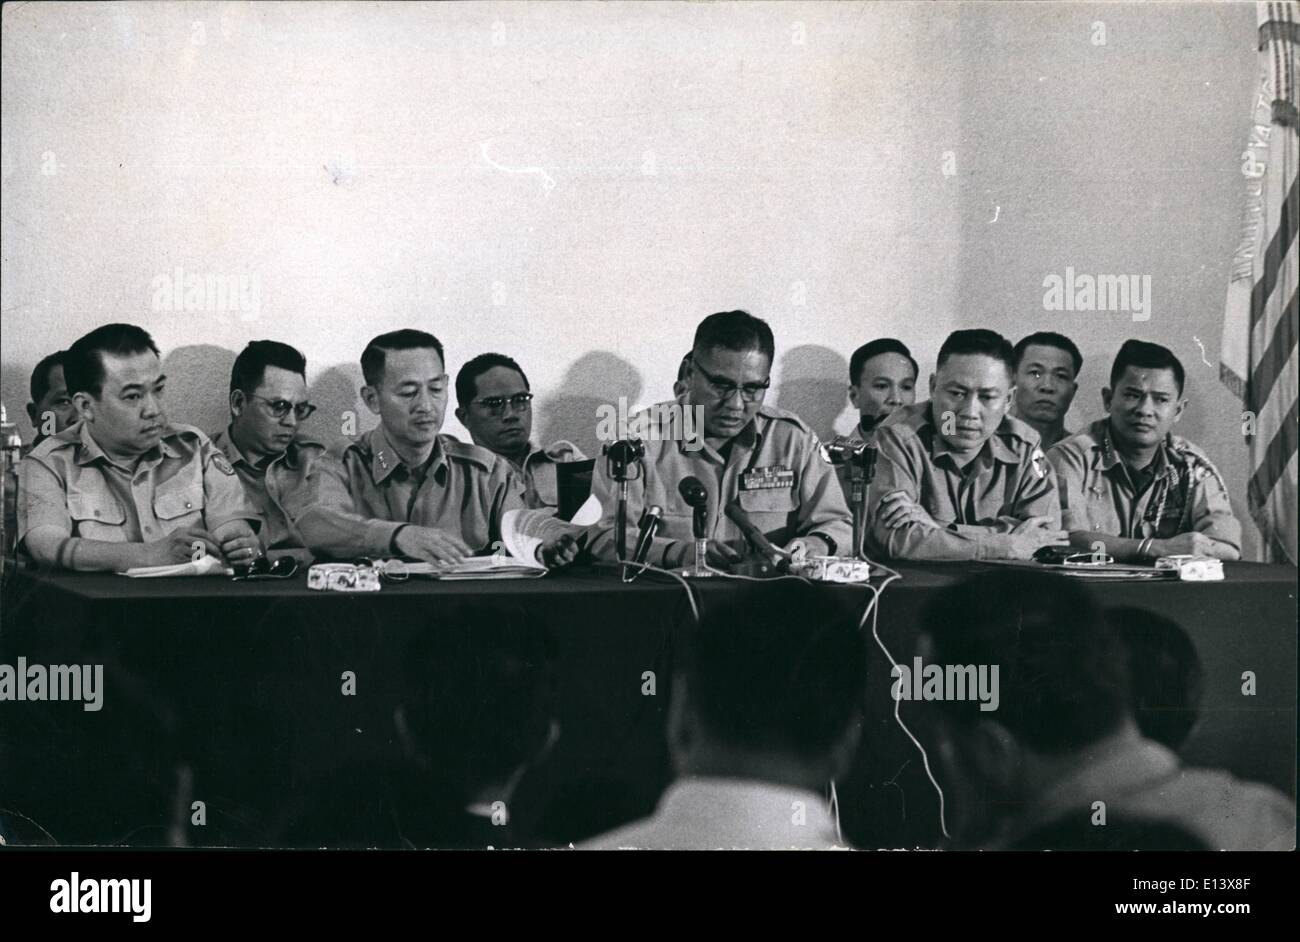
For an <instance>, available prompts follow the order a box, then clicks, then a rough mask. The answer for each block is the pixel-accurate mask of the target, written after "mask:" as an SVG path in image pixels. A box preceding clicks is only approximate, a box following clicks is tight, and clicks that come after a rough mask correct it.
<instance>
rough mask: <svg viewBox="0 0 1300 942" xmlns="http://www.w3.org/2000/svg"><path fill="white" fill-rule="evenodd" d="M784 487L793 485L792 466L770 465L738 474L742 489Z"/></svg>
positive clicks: (754, 489)
mask: <svg viewBox="0 0 1300 942" xmlns="http://www.w3.org/2000/svg"><path fill="white" fill-rule="evenodd" d="M784 487H794V470H793V469H792V468H782V467H780V466H778V465H772V466H770V467H766V468H753V469H751V470H749V471H746V472H744V473H743V474H741V476H740V489H741V490H742V491H771V490H776V489H778V488H784Z"/></svg>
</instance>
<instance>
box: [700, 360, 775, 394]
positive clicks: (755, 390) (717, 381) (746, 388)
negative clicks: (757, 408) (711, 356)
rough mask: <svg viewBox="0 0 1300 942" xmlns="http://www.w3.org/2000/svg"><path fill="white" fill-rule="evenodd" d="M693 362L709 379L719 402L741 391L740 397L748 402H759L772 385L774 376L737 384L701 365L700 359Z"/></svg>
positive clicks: (701, 373)
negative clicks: (761, 380)
mask: <svg viewBox="0 0 1300 942" xmlns="http://www.w3.org/2000/svg"><path fill="white" fill-rule="evenodd" d="M691 362H692V364H693V365H694V367H695V368H696V369H697V370H699V371H700V375H701V376H703V377H704V378H705V379H706V380H708V381H709V387H710V389H711V390H712V392H713V394H714V395H715V396H717V397H718V401H719V402H726V401H727V400H728V399H730V398H731V397H732V396H734V395H735V394H736V393H740V398H741V399H744V400H745V401H746V402H758V400H760V399H762V398H763V394H764V393H765V392H767V390H768V389H769V388H770V387H771V385H772V377H770V376H769V377H768V378H767V379H765V380H763V382H761V383H744V384H743V385H739V386H737V385H736V384H735V383H733V382H732V381H731V380H729V379H727V378H726V377H725V376H714V375H713V374H712V373H710V372H709V371H708V370H706V369H705V368H704V367H702V366H700V361H699V360H692V361H691Z"/></svg>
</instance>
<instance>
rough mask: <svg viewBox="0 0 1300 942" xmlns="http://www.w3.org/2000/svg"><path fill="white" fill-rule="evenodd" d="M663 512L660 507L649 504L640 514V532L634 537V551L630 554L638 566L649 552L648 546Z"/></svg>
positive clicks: (652, 540)
mask: <svg viewBox="0 0 1300 942" xmlns="http://www.w3.org/2000/svg"><path fill="white" fill-rule="evenodd" d="M663 513H664V509H663V508H662V507H660V506H659V505H658V504H651V505H650V506H649V507H647V508H646V510H645V513H643V514H641V532H640V534H639V535H638V536H637V538H636V551H635V552H634V553H633V554H632V562H633V563H635V564H636V565H638V566H639V565H641V564H642V563H644V562H645V558H646V556H648V555H649V554H650V546H651V544H653V543H654V538H655V535H656V534H657V533H658V532H659V526H660V524H662V523H663Z"/></svg>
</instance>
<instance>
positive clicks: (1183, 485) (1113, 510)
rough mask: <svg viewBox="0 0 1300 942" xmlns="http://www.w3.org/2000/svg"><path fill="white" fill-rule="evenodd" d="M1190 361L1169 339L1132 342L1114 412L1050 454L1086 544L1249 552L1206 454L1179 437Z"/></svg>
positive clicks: (1113, 388) (1121, 549) (1113, 396)
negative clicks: (1171, 348) (1184, 360)
mask: <svg viewBox="0 0 1300 942" xmlns="http://www.w3.org/2000/svg"><path fill="white" fill-rule="evenodd" d="M1183 382H1184V374H1183V365H1182V364H1181V363H1180V362H1178V358H1177V357H1176V356H1174V355H1173V353H1172V352H1170V351H1169V350H1168V349H1166V348H1165V347H1162V346H1160V345H1159V344H1154V343H1144V342H1142V341H1140V340H1127V341H1125V342H1124V346H1122V347H1120V350H1119V354H1118V355H1117V356H1116V357H1115V363H1114V365H1113V366H1112V367H1111V370H1110V386H1108V387H1107V388H1105V389H1103V390H1102V391H1101V400H1102V405H1103V406H1104V407H1105V409H1106V416H1105V418H1101V419H1098V420H1097V421H1096V422H1094V423H1092V425H1090V426H1089V427H1088V428H1087V429H1085V430H1084V431H1082V432H1080V433H1079V434H1078V435H1074V436H1071V437H1070V438H1067V439H1065V440H1064V441H1062V442H1060V443H1059V444H1058V445H1057V446H1056V447H1055V448H1053V449H1052V450H1051V451H1050V452H1049V453H1048V460H1049V461H1050V462H1051V463H1052V467H1053V468H1054V469H1055V470H1056V478H1057V484H1058V487H1059V488H1060V499H1061V516H1062V518H1063V523H1064V526H1065V529H1066V530H1068V531H1070V542H1071V543H1072V544H1073V545H1074V546H1077V547H1079V548H1080V549H1094V548H1096V547H1095V546H1094V544H1098V543H1100V544H1102V546H1103V547H1104V549H1103V550H1102V552H1104V553H1105V554H1106V555H1109V556H1112V557H1114V558H1115V559H1117V560H1121V561H1127V562H1140V561H1143V560H1152V559H1158V558H1159V557H1161V556H1173V555H1178V554H1187V553H1192V554H1198V555H1202V556H1214V557H1217V558H1219V559H1238V558H1239V557H1240V555H1241V524H1240V523H1239V522H1238V521H1237V518H1236V517H1235V516H1233V513H1232V507H1231V506H1230V505H1229V503H1228V489H1227V487H1226V486H1225V485H1224V483H1223V478H1222V477H1220V476H1219V471H1218V469H1217V468H1215V466H1214V464H1213V462H1211V461H1210V459H1209V458H1208V457H1206V455H1205V452H1203V451H1201V449H1199V448H1197V447H1196V446H1195V445H1193V444H1192V443H1191V442H1189V441H1188V440H1187V439H1185V438H1182V437H1180V436H1177V435H1174V434H1173V432H1172V429H1173V427H1174V424H1175V423H1177V422H1178V420H1179V419H1180V418H1182V415H1183V410H1184V409H1185V408H1187V400H1186V399H1185V398H1183Z"/></svg>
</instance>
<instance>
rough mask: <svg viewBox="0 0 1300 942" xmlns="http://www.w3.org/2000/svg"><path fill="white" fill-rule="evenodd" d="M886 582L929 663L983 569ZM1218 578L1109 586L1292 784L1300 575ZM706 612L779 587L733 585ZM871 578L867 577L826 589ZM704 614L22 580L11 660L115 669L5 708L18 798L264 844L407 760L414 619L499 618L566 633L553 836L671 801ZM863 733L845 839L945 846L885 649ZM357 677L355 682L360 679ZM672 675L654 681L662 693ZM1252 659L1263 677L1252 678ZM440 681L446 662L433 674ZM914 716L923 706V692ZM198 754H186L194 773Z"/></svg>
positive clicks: (30, 814)
mask: <svg viewBox="0 0 1300 942" xmlns="http://www.w3.org/2000/svg"><path fill="white" fill-rule="evenodd" d="M897 568H898V570H899V572H900V574H901V575H902V578H901V579H900V580H897V581H895V582H894V583H893V584H891V585H890V586H889V587H888V588H887V589H886V590H885V592H884V593H883V594H882V595H881V597H880V599H879V603H878V604H879V610H878V630H879V635H880V640H881V641H882V642H883V643H884V645H885V646H886V647H887V648H888V649H889V650H890V652H891V653H892V654H893V655H894V657H895V658H896V659H898V660H899V661H904V659H909V660H910V658H911V656H912V654H913V653H914V649H915V639H916V625H917V618H918V614H919V612H920V610H921V608H922V607H923V606H924V605H925V603H926V601H927V599H929V598H930V597H931V596H932V595H933V593H934V592H935V591H936V590H938V589H939V588H941V587H943V586H945V585H948V584H950V583H951V582H953V581H954V580H956V579H958V578H961V577H963V576H965V575H967V574H971V573H974V574H978V573H980V572H983V571H987V570H988V568H989V567H988V566H987V565H983V564H945V565H936V564H931V565H900V566H898V567H897ZM1226 568H1227V574H1228V577H1227V580H1226V581H1225V582H1222V583H1177V582H1173V583H1170V582H1098V583H1090V585H1091V588H1092V590H1093V591H1094V592H1096V593H1097V594H1098V597H1099V599H1100V600H1101V601H1102V602H1103V603H1104V604H1107V605H1132V606H1138V607H1142V608H1146V609H1149V610H1152V611H1158V612H1161V613H1163V614H1165V615H1167V616H1169V617H1171V618H1173V619H1174V620H1176V621H1178V622H1179V623H1181V624H1182V625H1183V627H1184V628H1185V629H1186V630H1187V632H1188V633H1189V635H1190V636H1191V638H1192V640H1193V642H1194V644H1195V645H1196V648H1197V651H1198V653H1199V655H1200V658H1201V661H1202V663H1203V665H1204V669H1205V690H1204V698H1203V704H1202V710H1201V719H1200V722H1199V724H1198V726H1197V728H1196V730H1195V731H1194V733H1193V735H1192V737H1191V738H1190V739H1189V740H1188V742H1187V743H1186V746H1185V748H1184V750H1183V756H1184V759H1185V760H1186V761H1187V762H1188V763H1190V764H1197V765H1208V766H1215V767H1220V768H1226V769H1228V770H1230V771H1231V772H1233V773H1234V774H1236V775H1238V776H1239V777H1242V778H1246V779H1251V780H1255V781H1261V782H1266V783H1269V784H1272V785H1274V786H1276V787H1277V788H1279V789H1281V790H1282V791H1284V792H1286V793H1287V794H1289V795H1291V796H1292V797H1294V796H1295V779H1296V675H1297V659H1296V619H1295V614H1296V570H1295V569H1294V568H1291V567H1283V566H1266V565H1261V564H1250V563H1238V564H1228V566H1227V567H1226ZM693 588H694V591H695V592H696V594H697V597H698V599H699V601H700V603H701V604H702V605H705V606H713V605H723V606H725V605H727V603H728V600H729V599H734V598H735V594H736V593H740V592H752V591H769V592H773V591H781V584H780V583H779V582H773V583H768V584H765V585H762V586H759V585H758V584H755V583H742V582H738V581H733V580H723V579H713V580H704V581H700V582H697V583H694V584H693ZM827 591H834V592H843V593H856V594H857V595H858V596H859V597H860V600H861V603H862V605H863V606H864V607H865V605H866V603H867V600H868V598H869V597H870V593H869V591H868V590H867V589H865V588H863V587H860V586H836V587H828V588H827ZM692 623H693V620H692V615H691V607H690V603H689V601H688V599H687V597H686V594H685V590H684V589H683V587H682V586H681V585H680V584H678V583H676V582H674V581H672V580H669V579H665V578H663V577H655V576H653V575H649V574H648V575H646V576H643V577H642V578H641V579H639V580H638V581H637V582H635V583H633V584H630V585H626V584H623V583H621V582H620V581H619V580H618V578H617V576H615V575H614V574H612V573H609V572H607V571H591V570H586V571H584V570H578V571H573V572H566V573H563V574H558V575H552V576H548V577H546V578H544V579H540V580H526V581H494V582H434V581H415V580H412V581H408V582H404V583H388V584H386V585H385V586H384V588H383V590H382V591H380V592H378V593H374V594H365V595H361V594H358V595H349V594H338V593H322V592H316V591H312V590H309V589H307V588H306V584H305V580H304V579H303V578H302V576H299V577H297V578H296V579H294V580H292V581H289V582H282V583H277V582H269V583H268V582H262V583H247V582H243V583H235V582H230V581H227V580H224V579H220V578H196V579H166V580H131V579H126V578H123V577H119V576H113V575H99V574H71V573H62V574H60V573H50V572H44V573H39V572H17V573H11V574H10V575H9V576H8V578H7V579H6V581H5V585H4V591H3V600H2V607H0V664H10V665H14V664H16V663H17V658H18V657H19V656H22V657H25V658H26V661H27V663H29V664H47V665H48V664H102V665H104V686H105V691H104V702H103V708H102V709H101V710H99V711H98V712H88V711H85V710H84V709H83V708H82V706H81V705H80V704H75V703H58V702H54V703H52V702H21V703H19V702H0V812H5V811H6V810H7V812H8V813H9V814H10V815H11V816H16V817H17V818H18V819H19V820H23V821H29V822H31V823H32V826H33V827H36V826H39V829H40V830H41V831H44V832H48V833H49V835H50V836H51V837H52V838H53V839H54V840H57V841H58V842H60V843H76V844H102V843H122V842H126V843H136V844H163V843H166V842H167V840H168V827H169V823H170V822H173V821H175V820H176V819H177V818H178V817H181V818H183V817H184V814H183V811H184V809H182V810H181V812H178V810H177V809H178V807H179V806H180V805H181V804H183V805H184V808H186V809H187V808H189V807H190V804H189V801H190V799H194V800H201V801H203V802H204V806H205V809H206V815H207V823H206V824H205V826H204V827H202V828H193V827H192V828H189V829H188V833H187V837H186V839H187V840H188V841H190V842H191V843H195V844H210V845H242V846H248V845H254V846H260V845H265V844H266V842H267V841H268V840H269V839H270V838H269V837H268V835H269V834H272V833H274V832H273V830H271V828H272V824H273V823H274V822H275V821H276V820H277V816H278V815H279V814H280V812H281V810H282V807H283V804H284V802H285V801H286V799H287V796H290V795H293V794H296V793H298V792H300V791H301V790H302V789H303V788H305V787H308V786H310V783H311V782H312V781H313V780H314V779H315V778H317V777H319V776H322V775H328V774H329V773H331V772H332V771H334V770H337V769H339V768H344V767H348V766H355V765H356V764H357V763H369V762H373V763H376V764H379V763H382V762H383V761H385V760H386V759H390V758H392V757H393V756H394V754H395V750H396V749H397V743H396V739H395V736H394V732H393V729H394V726H393V720H392V713H393V707H394V703H395V700H394V697H395V693H394V689H393V688H394V686H395V678H396V677H397V676H398V675H399V672H400V670H401V667H402V658H403V656H404V652H405V651H406V650H407V649H408V646H409V643H410V642H411V640H412V639H413V638H414V637H415V636H416V635H417V634H418V633H427V632H436V633H437V637H438V639H439V644H442V643H443V642H444V641H445V652H446V669H447V670H449V671H452V670H456V669H457V663H456V651H457V638H463V637H464V633H465V632H469V631H482V630H490V626H492V625H498V624H527V625H529V626H535V628H536V630H538V631H541V632H545V633H546V635H547V636H548V637H549V638H550V639H551V644H552V646H553V655H554V658H555V665H556V670H557V676H558V698H559V699H558V710H559V720H560V727H561V734H560V737H559V739H558V741H557V743H556V745H555V747H554V748H553V750H552V751H551V752H550V754H549V755H548V756H547V758H546V759H545V761H543V762H542V763H541V764H540V765H538V766H537V767H536V768H534V769H533V770H531V771H530V773H529V774H528V775H527V776H526V778H525V780H524V782H523V783H521V785H520V788H519V790H518V793H517V795H516V801H515V807H514V808H513V809H512V813H513V814H514V815H515V816H516V818H519V819H521V820H527V821H529V822H530V828H529V831H530V833H531V834H532V836H533V839H534V840H536V841H538V842H539V843H543V844H554V845H563V844H567V843H568V842H569V841H579V840H582V839H583V838H585V837H587V836H590V835H591V834H594V833H598V832H599V831H601V830H604V829H607V828H609V827H613V826H616V825H618V824H621V823H624V822H626V821H629V820H632V819H634V818H636V817H639V816H641V815H644V814H646V813H648V812H649V811H650V810H652V809H653V807H654V804H655V802H656V800H657V798H658V796H659V795H660V794H661V793H662V791H663V789H664V788H665V786H666V785H667V783H668V781H669V780H670V778H671V770H670V766H669V759H668V754H667V748H666V745H665V740H664V729H665V723H666V716H667V703H668V699H669V696H670V695H671V676H672V667H673V655H674V651H675V650H676V649H677V647H678V644H679V643H680V639H681V632H683V631H688V630H690V629H691V625H692ZM868 658H869V662H868V677H869V696H868V703H867V715H866V726H865V731H864V735H863V742H862V746H861V748H860V750H859V753H858V757H857V760H856V764H855V767H854V769H853V771H852V773H851V774H850V775H849V776H847V777H846V778H845V780H844V781H842V782H840V783H838V788H837V792H838V800H839V806H840V814H841V820H842V824H843V828H844V834H845V836H846V837H847V838H848V839H849V840H851V841H852V842H854V843H855V844H856V845H858V846H862V847H941V846H943V845H944V835H943V833H942V830H941V827H940V818H939V800H938V795H937V794H936V791H935V788H934V786H933V785H932V784H931V782H930V781H929V779H928V777H927V775H926V773H925V771H924V768H923V764H922V762H921V757H920V755H919V753H918V752H917V749H916V747H915V746H914V745H913V744H912V742H911V741H910V740H909V739H908V737H907V736H906V735H905V734H904V732H903V731H902V730H901V729H900V728H899V726H898V724H897V722H896V721H895V719H894V706H895V705H894V702H893V700H892V699H891V697H890V694H889V688H890V685H891V684H890V674H889V668H890V665H889V662H888V661H887V660H886V658H885V656H884V654H883V652H882V651H881V648H880V646H879V645H877V644H876V643H875V642H874V640H873V641H871V642H870V643H869V653H868ZM345 671H352V672H353V675H354V676H355V693H354V694H353V695H348V696H344V695H343V694H342V686H343V681H342V678H343V676H344V672H345ZM646 671H653V672H654V674H655V677H656V688H657V689H656V690H655V693H654V695H653V696H647V695H646V694H645V691H644V686H645V685H644V681H643V678H644V672H646ZM1245 671H1251V672H1253V674H1254V678H1255V684H1254V693H1253V695H1245V694H1243V683H1244V681H1243V672H1245ZM431 682H436V679H431ZM903 707H904V709H903V717H904V719H905V720H906V719H907V716H908V712H907V711H908V710H909V709H912V707H911V705H908V704H904V705H903ZM182 770H183V771H182Z"/></svg>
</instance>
